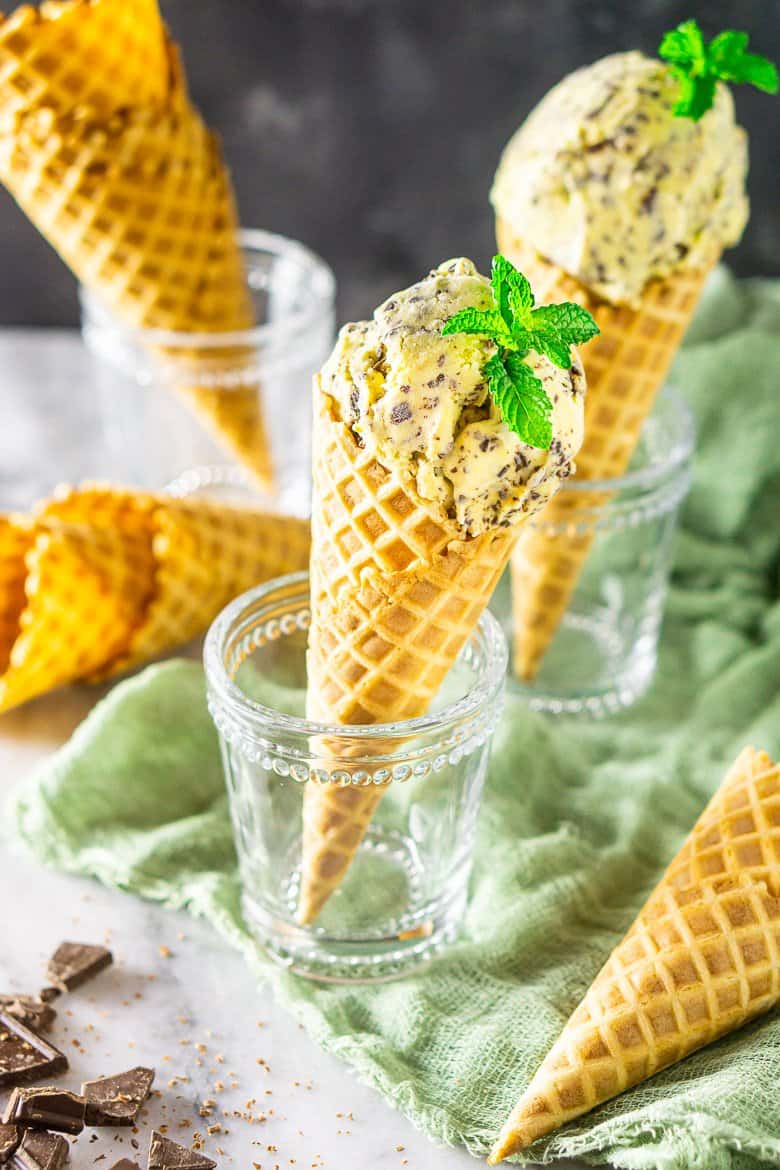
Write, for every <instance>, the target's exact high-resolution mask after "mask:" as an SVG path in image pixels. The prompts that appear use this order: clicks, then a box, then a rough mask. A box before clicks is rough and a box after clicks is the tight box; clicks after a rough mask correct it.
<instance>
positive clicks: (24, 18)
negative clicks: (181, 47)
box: [0, 0, 169, 121]
mask: <svg viewBox="0 0 780 1170" xmlns="http://www.w3.org/2000/svg"><path fill="white" fill-rule="evenodd" d="M168 89H169V76H168V50H167V47H166V36H165V28H164V25H163V23H162V20H161V18H160V12H159V9H158V7H157V0H121V3H118V2H117V0H63V2H62V3H57V0H47V2H46V3H43V4H41V5H40V7H37V8H36V7H33V6H32V5H30V4H25V5H23V6H22V7H21V8H17V10H16V11H15V12H14V13H12V14H11V15H10V16H7V17H5V18H2V17H0V108H1V109H2V114H3V119H4V121H7V120H8V118H9V117H10V116H11V115H14V114H17V113H19V112H20V111H23V110H30V109H36V108H40V107H47V108H48V109H51V110H54V111H56V112H57V113H60V114H64V113H67V112H68V111H70V110H73V109H76V108H82V109H90V110H92V111H93V113H94V114H95V115H96V116H97V117H101V118H105V119H108V118H110V117H111V116H112V115H113V114H114V113H115V112H116V110H118V109H122V108H123V107H125V106H143V105H147V104H150V103H154V104H158V105H162V104H163V103H164V102H165V101H166V99H167V96H168Z"/></svg>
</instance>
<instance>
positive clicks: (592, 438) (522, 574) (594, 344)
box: [497, 219, 709, 681]
mask: <svg viewBox="0 0 780 1170" xmlns="http://www.w3.org/2000/svg"><path fill="white" fill-rule="evenodd" d="M497 237H498V246H499V249H500V251H501V252H503V254H504V255H505V256H506V257H507V258H508V259H509V260H511V261H512V263H513V264H514V265H515V266H516V267H518V268H519V269H520V271H521V272H523V273H524V274H525V276H526V277H527V278H528V280H529V281H530V282H531V286H532V288H533V290H534V293H535V295H536V299H537V301H539V302H540V303H547V304H552V303H558V302H560V301H577V302H578V303H579V304H581V305H583V306H584V307H585V308H586V309H588V311H589V312H590V313H591V314H592V315H593V317H594V318H595V319H596V323H597V325H598V326H599V329H600V330H601V333H600V334H599V336H598V337H595V338H594V339H593V340H592V341H591V342H589V343H588V346H587V349H586V351H585V358H584V360H585V372H586V375H587V379H588V393H587V396H586V399H585V439H584V442H583V444H582V447H581V448H580V452H579V454H578V456H577V480H597V479H612V478H615V477H616V476H620V475H623V474H624V472H625V471H626V470H627V469H628V465H629V463H630V462H631V457H632V455H633V453H634V450H635V448H636V445H637V443H638V441H639V435H640V433H641V430H642V427H643V425H644V421H645V419H646V418H647V416H648V414H649V413H650V411H651V410H652V407H653V403H654V402H655V398H656V395H657V393H658V391H659V390H660V389H661V387H662V386H663V383H664V381H665V379H666V375H667V373H668V371H669V367H670V365H671V363H672V361H673V359H674V356H675V354H676V353H677V350H678V349H679V346H680V342H681V341H682V338H683V336H684V334H685V331H686V329H687V328H688V325H689V324H690V321H691V318H692V317H693V314H694V311H695V309H696V305H697V304H698V301H699V296H700V293H701V290H702V287H703V285H704V283H705V281H706V279H707V277H708V276H709V271H706V272H698V271H685V270H682V269H681V270H680V271H678V272H676V273H674V274H673V275H671V276H670V277H668V278H666V279H665V280H662V281H661V280H655V281H652V282H651V283H650V284H649V285H648V287H647V289H646V290H645V293H644V296H643V298H642V304H641V305H640V307H639V308H638V309H630V308H627V307H625V306H622V307H618V306H615V305H610V304H608V303H607V302H606V301H604V300H602V299H601V298H599V297H596V296H594V295H593V294H592V293H590V292H589V291H588V290H587V289H586V288H584V286H583V285H581V284H580V283H579V281H577V280H576V279H575V278H574V277H572V276H569V275H568V274H567V273H565V272H563V271H562V269H560V268H559V267H558V266H557V265H555V264H552V263H551V262H550V261H548V260H545V259H544V257H542V256H540V255H539V253H538V252H536V250H535V249H534V248H532V247H531V246H530V245H529V244H527V243H526V242H525V241H524V240H523V239H521V238H520V237H519V236H517V235H516V234H515V233H514V232H513V230H512V228H511V227H509V225H508V224H506V223H505V222H504V221H503V220H501V219H499V220H498V223H497ZM606 498H607V497H606V496H605V495H604V494H603V493H597V492H592V493H591V492H588V493H583V492H579V491H578V492H575V491H562V492H559V493H558V495H557V496H556V497H555V498H554V499H553V500H552V501H551V502H550V504H549V505H548V506H547V508H545V510H544V513H543V514H542V516H541V517H540V519H539V522H538V523H534V521H531V523H530V524H528V525H526V527H525V528H524V530H523V532H522V533H521V535H520V538H519V540H518V542H517V547H516V549H515V552H514V553H513V555H512V569H511V572H512V622H513V631H514V668H515V673H516V674H517V675H518V677H519V678H521V679H524V680H525V681H531V680H532V679H533V678H535V677H536V674H537V671H538V669H539V666H540V664H541V661H542V659H543V658H544V655H545V653H546V651H547V649H548V647H549V645H550V642H551V641H552V639H553V637H554V636H555V632H556V630H557V629H558V626H559V624H560V621H561V619H562V617H563V615H564V613H565V612H566V609H567V607H568V605H569V602H570V600H571V596H572V593H573V592H574V588H575V586H576V584H577V578H578V576H579V574H580V571H581V569H582V566H583V564H584V562H585V560H586V558H587V555H588V552H589V550H590V547H591V544H592V541H593V530H592V529H591V530H589V531H582V527H583V525H582V517H583V515H584V514H585V510H586V509H588V508H594V507H597V506H598V505H599V504H600V503H603V501H604V500H605V499H606ZM578 521H579V524H578ZM569 526H570V527H569Z"/></svg>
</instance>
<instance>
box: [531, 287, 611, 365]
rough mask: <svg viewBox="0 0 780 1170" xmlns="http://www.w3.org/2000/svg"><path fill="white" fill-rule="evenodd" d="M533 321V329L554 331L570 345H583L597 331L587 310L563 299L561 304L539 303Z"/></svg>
mask: <svg viewBox="0 0 780 1170" xmlns="http://www.w3.org/2000/svg"><path fill="white" fill-rule="evenodd" d="M533 322H534V328H535V329H544V330H545V331H546V332H548V333H555V334H556V335H557V336H558V337H560V338H561V340H562V341H565V342H566V344H567V345H570V346H571V345H584V344H585V342H586V341H590V339H591V338H592V337H597V336H598V333H599V327H598V325H597V324H596V322H595V321H594V320H593V318H592V317H591V315H590V313H589V312H588V310H587V309H583V307H582V305H578V304H577V303H576V302H575V301H564V303H563V304H561V305H540V307H539V308H538V309H534V312H533ZM569 365H571V362H569Z"/></svg>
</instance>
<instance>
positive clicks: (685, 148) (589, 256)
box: [491, 53, 748, 306]
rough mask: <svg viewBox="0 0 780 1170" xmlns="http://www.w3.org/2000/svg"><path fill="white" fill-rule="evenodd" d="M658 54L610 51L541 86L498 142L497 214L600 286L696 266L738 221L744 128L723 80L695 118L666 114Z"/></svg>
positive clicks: (670, 103) (635, 282)
mask: <svg viewBox="0 0 780 1170" xmlns="http://www.w3.org/2000/svg"><path fill="white" fill-rule="evenodd" d="M678 88H679V83H678V82H677V81H676V80H675V78H674V77H673V75H672V73H671V71H670V70H669V68H668V66H666V65H664V64H662V63H661V62H660V61H653V60H650V59H649V58H647V57H644V56H643V55H642V54H641V53H617V54H615V55H614V56H611V57H605V58H604V59H603V60H601V61H598V62H597V63H596V64H595V65H591V66H589V67H588V68H586V69H580V70H578V71H577V72H576V73H572V74H571V75H570V76H569V77H566V78H565V79H564V80H563V81H562V82H560V84H559V85H557V86H555V88H554V89H552V90H550V92H549V93H548V94H547V96H546V97H545V98H544V99H543V100H542V101H541V102H540V104H539V105H538V106H537V107H536V109H535V110H534V111H533V112H532V113H531V115H530V116H529V118H528V119H527V120H526V122H525V123H524V125H522V126H521V127H520V129H519V130H518V131H517V133H516V134H515V136H514V137H513V138H512V140H511V141H510V143H509V145H508V146H507V148H506V150H505V152H504V156H503V158H502V160H501V165H500V166H499V169H498V173H497V175H496V179H495V183H494V185H493V191H492V195H491V198H492V201H493V205H494V207H495V210H496V212H497V214H498V216H499V217H500V218H501V219H503V220H505V221H506V222H507V223H509V224H510V225H511V226H513V227H515V228H516V229H517V231H518V234H521V235H522V236H523V238H524V239H525V240H527V241H528V242H529V243H531V244H532V245H533V247H535V248H536V250H537V251H538V252H540V253H541V254H542V255H543V256H546V257H547V259H549V260H552V261H553V262H554V263H555V264H558V265H559V266H560V267H561V268H563V269H564V270H565V271H566V272H569V273H570V274H571V275H572V276H575V277H577V278H578V279H579V280H580V281H581V282H582V283H583V284H585V285H586V286H588V287H589V288H591V289H592V290H593V291H595V292H596V293H598V294H599V295H600V296H603V297H605V298H606V299H607V300H610V301H613V302H615V303H618V304H628V305H634V306H635V305H636V304H637V303H638V300H639V298H640V296H641V294H642V290H643V289H644V287H645V285H646V284H647V282H648V281H649V280H650V279H651V278H652V277H663V276H666V275H668V274H669V273H671V272H673V271H674V270H675V269H677V268H680V267H682V266H686V267H690V268H706V267H709V266H710V265H711V264H713V263H714V262H715V261H716V260H717V259H718V257H719V256H720V254H721V252H722V251H723V249H724V248H725V247H728V246H730V245H732V244H735V243H736V242H737V241H738V240H739V238H740V236H741V234H742V230H743V228H744V226H745V223H746V222H747V217H748V202H747V196H746V194H745V176H746V173H747V137H746V135H745V132H744V130H743V129H742V128H741V127H740V126H738V125H737V124H736V122H735V121H734V103H733V100H732V97H731V93H730V91H729V89H728V87H727V86H725V85H723V84H722V83H719V84H718V87H717V93H716V96H715V102H714V105H713V106H712V108H711V109H710V110H708V111H707V113H706V114H704V116H703V117H702V118H701V120H700V121H698V122H694V121H693V120H692V119H691V118H685V117H676V116H675V115H674V113H673V107H674V104H675V101H676V99H677V97H678Z"/></svg>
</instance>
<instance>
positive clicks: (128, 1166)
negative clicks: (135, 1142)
mask: <svg viewBox="0 0 780 1170" xmlns="http://www.w3.org/2000/svg"><path fill="white" fill-rule="evenodd" d="M111 1170H141V1167H140V1166H139V1165H138V1163H137V1162H131V1161H130V1159H129V1158H120V1159H119V1161H118V1162H114V1165H113V1166H112V1167H111Z"/></svg>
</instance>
